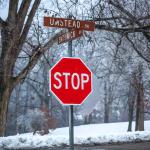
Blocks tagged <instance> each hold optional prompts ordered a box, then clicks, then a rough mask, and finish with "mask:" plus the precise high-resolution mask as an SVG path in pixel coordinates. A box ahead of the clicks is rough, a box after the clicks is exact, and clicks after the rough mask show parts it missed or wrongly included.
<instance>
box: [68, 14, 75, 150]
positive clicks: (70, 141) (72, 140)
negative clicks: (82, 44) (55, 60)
mask: <svg viewBox="0 0 150 150" xmlns="http://www.w3.org/2000/svg"><path fill="white" fill-rule="evenodd" d="M69 18H71V16H69ZM68 56H69V57H72V41H69V42H68ZM73 124H74V123H73V105H70V106H69V146H70V150H74V128H73Z"/></svg>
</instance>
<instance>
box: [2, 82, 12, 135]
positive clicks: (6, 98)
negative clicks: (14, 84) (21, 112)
mask: <svg viewBox="0 0 150 150" xmlns="http://www.w3.org/2000/svg"><path fill="white" fill-rule="evenodd" d="M0 86H1V89H0V136H4V135H5V129H6V120H7V109H8V103H9V98H10V95H11V92H12V88H11V87H9V86H7V87H5V84H3V83H1V85H0ZM2 87H5V88H2Z"/></svg>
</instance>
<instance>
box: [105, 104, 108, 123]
mask: <svg viewBox="0 0 150 150" xmlns="http://www.w3.org/2000/svg"><path fill="white" fill-rule="evenodd" d="M104 123H109V103H107V102H106V101H105V110H104Z"/></svg>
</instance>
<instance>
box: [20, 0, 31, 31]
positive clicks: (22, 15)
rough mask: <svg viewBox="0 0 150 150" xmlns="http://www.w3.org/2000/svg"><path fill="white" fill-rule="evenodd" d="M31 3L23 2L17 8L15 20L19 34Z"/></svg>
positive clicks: (29, 0)
mask: <svg viewBox="0 0 150 150" xmlns="http://www.w3.org/2000/svg"><path fill="white" fill-rule="evenodd" d="M31 1H32V0H23V1H22V3H21V6H20V8H19V11H18V14H17V18H18V25H19V30H20V32H21V31H22V28H23V24H24V22H25V18H26V16H27V13H28V9H29V7H30V4H31Z"/></svg>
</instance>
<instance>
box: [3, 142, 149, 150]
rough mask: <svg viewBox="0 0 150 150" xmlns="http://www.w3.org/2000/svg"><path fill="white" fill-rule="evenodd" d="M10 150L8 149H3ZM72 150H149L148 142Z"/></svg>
mask: <svg viewBox="0 0 150 150" xmlns="http://www.w3.org/2000/svg"><path fill="white" fill-rule="evenodd" d="M4 150H10V149H4ZM11 150H69V148H66V147H64V148H62V147H61V148H46V147H45V148H33V149H31V148H29V149H12V148H11ZM74 150H150V142H144V143H130V144H119V145H108V146H86V147H85V146H83V147H81V146H76V147H75V149H74Z"/></svg>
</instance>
